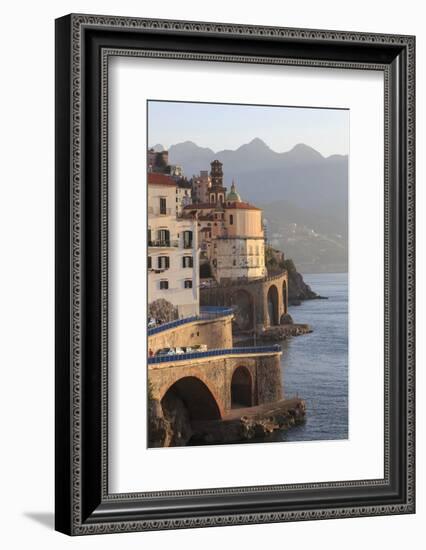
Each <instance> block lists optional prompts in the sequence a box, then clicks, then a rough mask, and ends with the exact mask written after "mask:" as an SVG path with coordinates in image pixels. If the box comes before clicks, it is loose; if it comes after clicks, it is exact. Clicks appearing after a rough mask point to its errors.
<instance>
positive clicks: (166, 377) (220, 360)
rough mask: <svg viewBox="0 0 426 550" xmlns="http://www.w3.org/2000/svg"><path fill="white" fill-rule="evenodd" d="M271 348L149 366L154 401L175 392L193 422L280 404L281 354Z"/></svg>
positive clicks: (224, 352) (174, 359)
mask: <svg viewBox="0 0 426 550" xmlns="http://www.w3.org/2000/svg"><path fill="white" fill-rule="evenodd" d="M272 348H273V346H271V347H270V351H267V350H268V348H265V351H258V350H256V349H255V348H254V350H253V351H254V353H250V352H246V351H244V352H241V353H235V352H237V351H238V349H239V348H234V350H228V351H229V353H227V352H226V350H223V354H222V355H216V356H210V357H209V356H207V355H205V356H204V357H198V358H194V359H188V358H186V359H182V360H177V359H176V358H171V359H170V361H167V362H166V361H165V362H162V363H158V364H149V365H148V379H149V381H150V386H151V392H152V398H153V399H156V400H158V401H159V402H160V403H161V402H162V401H163V399H164V398H166V397H167V394H168V392H173V393H174V394H175V395H176V396H178V397H179V398H180V399H182V400H183V402H184V403H185V405H186V407H187V409H188V412H189V415H190V418H191V419H192V420H218V419H220V418H223V416H224V414H225V412H226V411H228V410H230V409H232V408H240V407H252V406H255V405H261V404H263V403H271V402H274V401H279V400H280V399H282V397H283V388H282V381H281V367H280V355H281V352H280V351H277V350H276V349H275V350H274V349H272ZM244 349H246V348H244ZM199 355H203V354H199Z"/></svg>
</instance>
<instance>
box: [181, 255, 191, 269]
mask: <svg viewBox="0 0 426 550" xmlns="http://www.w3.org/2000/svg"><path fill="white" fill-rule="evenodd" d="M192 266H193V260H192V256H184V257H183V258H182V267H192Z"/></svg>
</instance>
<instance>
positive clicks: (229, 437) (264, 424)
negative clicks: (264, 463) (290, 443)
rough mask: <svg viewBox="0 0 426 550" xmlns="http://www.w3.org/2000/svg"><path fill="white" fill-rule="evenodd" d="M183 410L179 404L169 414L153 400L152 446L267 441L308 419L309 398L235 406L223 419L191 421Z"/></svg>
mask: <svg viewBox="0 0 426 550" xmlns="http://www.w3.org/2000/svg"><path fill="white" fill-rule="evenodd" d="M175 405H176V404H175ZM179 409H180V407H177V409H175V410H174V411H173V413H172V414H171V415H169V414H168V412H167V408H166V409H165V410H164V409H162V407H161V405H160V403H158V402H151V406H150V409H149V411H150V414H149V438H150V440H149V447H170V446H173V447H176V446H188V445H189V446H191V445H223V444H229V443H249V442H251V441H254V440H257V439H261V440H265V439H266V438H268V437H270V436H271V435H272V434H273V433H274V432H277V431H279V430H288V429H290V428H291V427H293V426H296V425H298V424H301V423H303V422H305V416H306V404H305V401H303V400H302V399H299V398H293V399H287V400H281V401H277V402H274V403H267V404H263V405H258V406H254V407H250V408H242V409H231V410H230V411H228V412H227V414H226V416H225V418H223V419H222V420H209V421H198V422H197V421H195V422H191V421H190V419H189V417H188V416H187V415H185V414H182V411H179ZM177 411H179V412H177Z"/></svg>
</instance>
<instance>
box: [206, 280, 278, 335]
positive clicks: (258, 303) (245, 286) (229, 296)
mask: <svg viewBox="0 0 426 550" xmlns="http://www.w3.org/2000/svg"><path fill="white" fill-rule="evenodd" d="M200 302H201V304H202V305H204V306H209V305H218V306H227V307H233V309H234V320H235V324H236V325H237V327H238V329H239V330H241V331H247V330H252V329H256V330H257V331H258V332H260V331H262V330H263V328H264V327H265V328H266V327H269V326H274V325H279V324H280V321H281V317H282V316H283V314H286V313H287V311H288V274H287V271H286V270H283V271H282V272H280V273H277V274H275V275H271V276H269V277H265V278H263V279H251V280H243V279H241V280H233V281H228V282H223V283H221V284H218V285H215V286H212V287H211V288H204V289H201V290H200Z"/></svg>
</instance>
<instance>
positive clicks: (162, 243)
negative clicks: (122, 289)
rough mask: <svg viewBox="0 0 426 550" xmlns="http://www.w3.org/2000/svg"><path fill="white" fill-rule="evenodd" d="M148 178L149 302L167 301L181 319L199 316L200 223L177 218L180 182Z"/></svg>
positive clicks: (163, 177) (156, 175) (164, 177)
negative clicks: (198, 229)
mask: <svg viewBox="0 0 426 550" xmlns="http://www.w3.org/2000/svg"><path fill="white" fill-rule="evenodd" d="M147 177H148V302H149V303H151V302H153V301H155V300H157V299H159V298H164V299H165V300H167V301H168V302H170V303H172V304H173V305H174V306H176V307H177V308H178V313H179V317H188V316H191V315H198V313H199V251H198V233H197V226H196V221H195V220H194V219H190V218H185V219H182V218H178V217H177V215H176V196H177V193H176V189H177V188H176V182H175V181H174V180H173V178H171V177H170V176H167V175H165V174H160V173H154V172H150V173H148V175H147Z"/></svg>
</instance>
